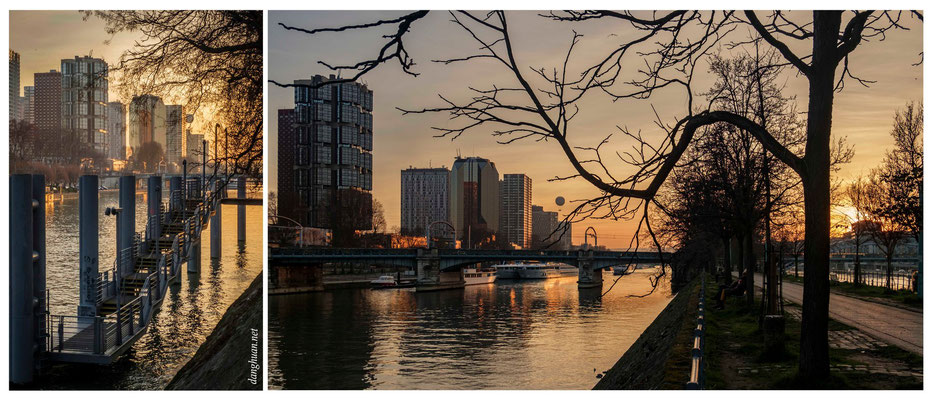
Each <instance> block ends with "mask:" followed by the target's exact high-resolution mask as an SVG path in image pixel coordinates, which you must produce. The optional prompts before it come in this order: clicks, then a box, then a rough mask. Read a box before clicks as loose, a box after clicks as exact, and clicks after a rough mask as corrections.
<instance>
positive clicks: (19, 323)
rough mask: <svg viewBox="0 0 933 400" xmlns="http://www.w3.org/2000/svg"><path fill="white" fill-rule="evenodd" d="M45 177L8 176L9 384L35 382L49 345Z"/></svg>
mask: <svg viewBox="0 0 933 400" xmlns="http://www.w3.org/2000/svg"><path fill="white" fill-rule="evenodd" d="M45 293H46V291H45V177H44V176H42V175H25V174H18V175H12V176H10V382H11V383H15V384H25V383H30V382H32V381H33V377H34V376H35V372H36V368H37V365H36V360H37V358H38V355H39V353H41V352H44V351H46V348H45V333H46V332H45V319H44V318H45V307H46V304H45V301H46V297H45Z"/></svg>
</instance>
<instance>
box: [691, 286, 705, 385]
mask: <svg viewBox="0 0 933 400" xmlns="http://www.w3.org/2000/svg"><path fill="white" fill-rule="evenodd" d="M705 314H706V274H705V273H701V274H700V299H699V301H698V304H697V326H696V328H694V330H693V348H692V349H691V350H690V355H691V357H692V358H691V361H690V380H689V381H688V382H687V385H686V389H690V390H702V389H704V388H705V387H706V372H705V371H704V360H703V348H704V347H705V344H706V343H705V341H706V318H705V317H706V316H705Z"/></svg>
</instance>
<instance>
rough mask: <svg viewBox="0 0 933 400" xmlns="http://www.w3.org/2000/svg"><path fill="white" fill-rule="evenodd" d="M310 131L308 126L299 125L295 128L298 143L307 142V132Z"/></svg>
mask: <svg viewBox="0 0 933 400" xmlns="http://www.w3.org/2000/svg"><path fill="white" fill-rule="evenodd" d="M310 131H311V128H310V127H307V126H299V127H298V129H297V132H298V144H308V143H309V139H310V137H309V136H310V134H309V132H310Z"/></svg>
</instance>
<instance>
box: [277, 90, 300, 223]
mask: <svg viewBox="0 0 933 400" xmlns="http://www.w3.org/2000/svg"><path fill="white" fill-rule="evenodd" d="M278 118H279V121H278V122H279V136H278V146H279V149H278V157H279V165H278V171H277V173H278V174H277V175H276V176H277V181H276V187H277V189H276V190H277V192H278V193H276V213H277V214H278V215H280V216H283V217H286V218H290V219H293V220H295V221H298V220H300V219H301V218H302V217H303V216H302V215H298V214H299V213H298V191H297V190H296V187H295V156H296V153H297V152H298V151H296V149H297V148H298V138H297V136H296V134H295V109H294V108H286V109H283V110H279V113H278ZM302 214H307V213H306V212H305V213H302ZM304 217H306V215H304Z"/></svg>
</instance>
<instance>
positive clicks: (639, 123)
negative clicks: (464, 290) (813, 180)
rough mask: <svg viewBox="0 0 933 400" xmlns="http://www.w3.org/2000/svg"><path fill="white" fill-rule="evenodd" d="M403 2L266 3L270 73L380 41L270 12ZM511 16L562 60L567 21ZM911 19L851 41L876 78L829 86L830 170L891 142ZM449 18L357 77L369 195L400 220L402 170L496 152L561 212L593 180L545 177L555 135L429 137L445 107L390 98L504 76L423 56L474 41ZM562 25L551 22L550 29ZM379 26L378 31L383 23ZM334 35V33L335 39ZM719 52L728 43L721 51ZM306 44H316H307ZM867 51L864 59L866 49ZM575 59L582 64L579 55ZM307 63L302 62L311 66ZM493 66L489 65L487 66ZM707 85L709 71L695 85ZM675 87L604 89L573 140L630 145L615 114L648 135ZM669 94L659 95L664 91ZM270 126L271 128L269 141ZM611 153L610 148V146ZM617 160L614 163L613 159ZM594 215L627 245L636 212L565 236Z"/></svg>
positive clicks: (533, 49)
mask: <svg viewBox="0 0 933 400" xmlns="http://www.w3.org/2000/svg"><path fill="white" fill-rule="evenodd" d="M402 14H403V13H402V12H366V11H362V12H361V11H353V12H341V11H316V12H293V11H272V12H270V13H269V56H270V62H269V65H268V69H269V75H268V76H269V79H273V80H278V81H285V82H291V81H292V80H293V79H297V78H300V77H302V76H307V75H308V74H314V73H319V74H330V73H332V72H331V71H329V70H328V69H327V68H326V67H324V66H322V65H319V64H317V62H318V61H325V62H329V63H345V62H348V61H351V60H357V59H359V58H360V56H364V55H367V54H371V53H372V52H373V51H374V49H378V47H377V46H378V45H379V44H380V41H379V39H378V37H377V36H376V34H375V32H368V33H367V32H362V31H356V32H345V33H341V34H339V35H336V34H329V33H322V34H319V35H310V36H309V35H303V34H300V33H298V34H296V33H294V32H289V31H285V30H284V29H282V28H281V27H280V26H278V25H277V24H278V23H279V22H286V23H287V24H289V25H292V26H299V27H306V28H307V27H333V26H341V25H345V24H354V23H360V22H366V21H371V20H374V19H384V18H394V17H397V16H398V15H402ZM509 15H510V16H511V19H512V20H511V21H510V26H511V27H512V30H513V31H514V32H515V33H514V35H515V39H514V40H516V42H517V43H516V45H515V47H516V48H518V49H522V52H520V53H518V54H517V56H518V57H519V58H520V59H521V62H522V63H523V64H527V65H532V66H539V67H544V68H546V69H550V68H551V67H552V66H555V65H557V64H559V61H558V59H559V60H560V61H562V58H563V56H564V55H565V51H566V47H567V45H568V44H569V41H570V35H571V25H570V24H565V25H563V26H561V25H560V24H559V23H554V22H548V21H542V20H541V19H540V18H539V17H537V16H536V14H535V13H530V12H529V13H521V12H511V13H509ZM905 23H906V24H907V26H908V27H909V28H914V29H913V30H911V31H896V32H891V33H889V40H888V41H885V42H883V43H879V42H877V41H871V42H869V43H866V44H864V45H863V46H860V49H859V51H858V52H855V53H853V54H852V55H851V58H852V61H851V62H852V63H853V65H859V69H858V70H855V71H853V73H855V74H857V75H858V76H860V77H862V78H865V79H870V80H873V81H876V83H873V84H871V85H870V88H864V87H862V86H860V85H858V84H857V83H854V82H850V83H849V84H848V85H846V87H845V90H843V91H842V92H841V93H839V94H837V96H836V99H835V108H834V118H833V120H834V126H833V130H834V132H835V134H836V135H837V136H845V137H847V140H848V143H850V144H852V145H854V151H855V155H854V158H853V159H852V162H850V163H849V164H847V165H844V166H843V167H842V169H841V170H840V172H839V173H838V174H837V176H838V177H839V178H841V179H845V180H848V179H851V178H852V177H854V176H857V175H859V174H862V173H867V172H868V171H869V170H870V169H871V168H873V167H875V166H877V165H878V164H879V163H880V162H881V160H882V158H883V156H884V152H885V151H886V150H888V149H890V148H891V147H892V146H893V141H892V140H891V138H890V136H889V135H888V133H889V132H890V129H891V122H892V121H893V117H894V113H895V110H897V109H902V108H904V106H905V104H906V103H908V102H910V101H919V100H922V82H923V81H922V68H921V67H915V66H911V64H914V63H916V62H918V61H919V60H920V55H919V54H920V52H921V51H922V38H921V37H922V29H919V26H918V23H917V22H916V21H913V20H911V21H905ZM445 24H447V19H446V18H444V15H441V14H437V15H433V16H429V17H427V18H426V19H425V20H424V21H422V22H420V25H419V26H418V28H417V29H413V31H412V32H411V33H412V34H411V37H410V38H409V39H408V40H407V41H406V48H407V49H408V51H409V53H410V54H411V55H412V57H414V58H415V59H416V65H415V66H414V67H413V69H414V70H415V72H417V73H419V74H420V75H419V76H418V77H411V76H408V75H406V74H404V73H403V72H401V71H400V70H399V68H398V67H397V65H391V64H390V65H386V66H384V67H383V68H377V69H376V70H374V71H372V72H370V73H368V74H367V75H365V76H364V77H363V78H361V83H365V84H367V85H368V86H369V87H370V88H371V89H373V91H374V92H375V96H374V98H375V100H374V103H375V104H374V110H373V116H374V117H373V118H374V120H375V121H376V122H375V123H374V129H373V130H374V135H373V137H374V142H375V143H374V149H375V150H374V164H375V165H374V168H373V170H374V175H373V196H374V198H376V199H378V200H379V201H380V202H382V203H383V205H384V207H385V210H386V212H385V215H386V220H387V222H388V225H389V226H390V227H391V226H394V225H399V223H400V207H399V204H400V203H399V202H400V193H399V179H400V171H401V170H403V169H405V168H407V167H409V166H412V167H416V168H427V167H428V166H429V165H433V166H440V165H446V166H448V167H449V166H450V165H451V164H452V162H453V159H454V157H455V156H456V155H457V154H458V152H459V154H461V155H463V156H474V155H475V156H479V157H483V158H488V159H490V160H492V161H494V162H495V163H496V165H497V168H498V169H499V171H500V173H503V174H504V173H524V174H527V175H528V176H529V177H531V178H532V180H534V182H535V183H536V184H535V191H534V193H533V201H532V202H533V204H541V205H544V206H546V207H547V208H548V209H557V208H558V207H556V206H555V205H554V199H555V198H556V197H557V196H563V197H565V198H566V199H567V200H568V203H567V204H566V205H564V206H563V207H560V209H561V212H562V215H563V214H564V213H566V212H567V211H569V210H570V209H571V207H572V206H573V203H571V202H570V201H571V200H576V199H583V198H589V197H591V196H594V195H595V194H596V193H597V192H596V190H595V189H594V188H592V186H591V185H590V184H588V183H586V182H584V181H582V180H571V181H562V182H549V181H548V179H551V178H554V177H556V176H568V175H571V174H572V173H573V170H572V167H571V165H570V163H569V162H568V161H567V159H566V157H565V156H564V155H563V154H562V152H561V150H560V149H559V147H558V146H557V145H556V144H554V143H550V142H543V141H542V142H533V141H525V142H518V143H515V144H510V145H499V144H497V143H496V140H497V139H501V138H496V137H493V136H490V135H488V134H480V133H479V131H477V132H474V133H470V134H465V135H462V136H460V137H459V138H457V139H456V140H454V141H451V140H450V139H437V138H434V137H433V135H435V134H437V132H435V131H433V130H432V129H431V127H434V126H440V127H445V126H447V127H450V126H454V125H456V123H454V122H449V121H448V119H447V117H448V116H447V115H424V114H420V115H409V116H402V115H401V112H400V111H398V110H396V109H395V107H402V108H406V109H419V108H422V107H432V106H438V105H440V104H442V102H441V100H440V99H439V98H438V97H437V96H438V94H443V95H445V96H448V97H449V98H452V99H455V100H462V99H464V98H465V97H466V96H467V95H468V94H467V93H466V90H465V89H464V88H465V86H468V85H476V86H480V87H487V86H488V85H489V83H490V82H496V83H500V82H504V84H511V81H508V80H506V79H505V78H503V77H504V76H505V75H503V74H501V71H499V70H496V69H495V68H492V67H490V68H489V71H487V69H486V68H485V65H484V64H482V63H471V64H469V65H466V64H465V65H456V64H452V65H438V64H437V63H432V62H430V60H432V59H439V58H444V57H446V56H455V55H457V54H464V53H465V52H471V51H473V48H472V47H471V44H470V43H469V40H467V38H464V37H463V36H462V32H457V31H455V30H452V29H445V26H446V25H445ZM531 24H543V25H547V26H548V28H555V27H556V28H557V29H541V32H546V34H545V35H546V36H540V37H539V36H537V34H536V33H534V32H537V31H536V30H533V29H529V28H528V27H529V26H531ZM614 26H615V25H612V24H609V23H603V22H599V21H596V22H593V23H588V24H586V25H585V26H579V27H578V26H573V27H572V28H573V29H577V30H578V32H579V33H580V34H583V35H584V37H583V38H582V40H581V43H580V44H579V45H578V46H579V47H578V48H579V50H575V54H576V57H579V59H588V57H593V56H594V55H598V54H600V52H599V50H598V48H597V47H598V46H599V44H600V43H603V42H604V41H612V38H613V36H611V35H612V34H613V33H612V29H613V27H614ZM555 31H556V32H560V34H557V33H554V32H555ZM383 33H385V32H383ZM337 40H339V41H340V43H341V45H340V46H334V45H333V43H334V41H337ZM723 53H724V54H725V55H728V52H727V51H725V50H724V51H723ZM311 55H313V56H311ZM866 60H868V61H866ZM580 63H582V64H585V62H583V61H581V62H580ZM309 70H310V72H309ZM490 71H491V72H490ZM782 80H783V81H786V83H787V89H786V94H787V95H795V96H797V97H798V98H800V99H806V84H805V81H804V79H802V78H801V77H798V76H793V75H791V74H787V75H786V76H785V77H784V78H783V79H782ZM704 87H708V83H707V84H706V85H705V86H704ZM268 90H269V108H268V110H269V115H273V113H274V112H275V111H276V110H278V109H283V108H289V107H290V104H289V102H291V101H292V98H291V91H290V90H287V89H282V88H279V87H276V86H274V85H269V89H268ZM676 98H678V97H677V95H675V94H672V93H671V94H667V95H665V94H664V93H660V94H657V95H656V97H655V98H654V100H653V101H651V102H640V103H637V102H636V103H631V104H630V103H626V102H624V101H620V102H617V103H612V102H610V101H608V99H606V98H596V97H594V99H593V101H589V102H586V103H583V104H582V105H581V111H580V114H579V115H578V116H577V119H576V120H575V121H577V122H576V128H575V132H576V134H577V135H578V136H577V138H576V140H577V141H575V142H574V144H575V145H579V146H592V145H595V144H597V143H598V142H599V140H601V139H602V138H603V137H605V136H606V135H607V134H609V133H615V135H614V136H613V142H611V143H610V145H611V147H612V149H613V151H615V150H618V151H620V152H622V151H627V150H630V146H631V144H632V143H631V142H627V141H625V140H623V139H622V136H623V135H621V134H620V133H619V132H618V130H617V128H616V126H617V125H618V126H622V127H626V128H628V129H629V130H632V131H638V130H642V131H643V134H644V135H645V136H646V137H658V135H659V134H660V132H659V131H658V129H657V128H656V127H655V125H654V123H655V121H654V115H655V114H654V111H653V110H652V107H655V108H656V109H657V111H658V114H659V115H661V116H662V117H664V118H665V120H664V121H665V122H668V120H669V119H670V114H671V113H670V112H667V111H670V110H679V109H681V108H682V107H683V104H681V103H682V100H676V101H674V100H673V99H676ZM665 100H667V102H665ZM805 106H806V104H805V103H804V102H803V101H798V109H805V108H806V107H805ZM270 132H277V130H276V121H275V120H274V119H273V118H270ZM274 136H275V135H270V138H269V140H272V141H273V142H272V143H273V144H274V140H275V139H276V138H275V137H274ZM607 154H611V153H607ZM269 162H272V163H273V164H274V163H275V154H274V153H271V154H270V160H269ZM620 170H621V168H620ZM274 175H275V174H274V172H273V173H270V187H271V188H272V189H270V190H273V191H274V190H275V179H276V177H275V176H274ZM586 226H593V227H594V228H595V229H596V230H597V232H599V233H600V234H601V238H600V239H601V240H600V244H603V243H605V244H606V245H608V246H609V247H612V248H626V247H628V244H629V240H630V239H631V232H632V231H633V230H634V226H635V222H633V221H626V222H616V221H608V220H587V221H586V222H585V223H583V224H578V227H579V229H577V230H576V232H575V237H574V242H575V243H577V242H582V239H583V236H582V233H583V229H584V228H585V227H586Z"/></svg>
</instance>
